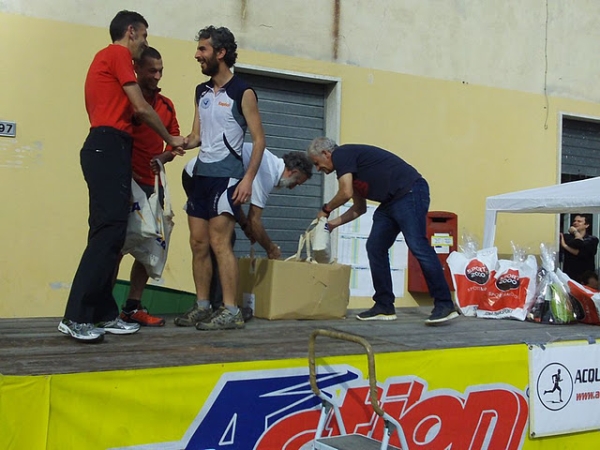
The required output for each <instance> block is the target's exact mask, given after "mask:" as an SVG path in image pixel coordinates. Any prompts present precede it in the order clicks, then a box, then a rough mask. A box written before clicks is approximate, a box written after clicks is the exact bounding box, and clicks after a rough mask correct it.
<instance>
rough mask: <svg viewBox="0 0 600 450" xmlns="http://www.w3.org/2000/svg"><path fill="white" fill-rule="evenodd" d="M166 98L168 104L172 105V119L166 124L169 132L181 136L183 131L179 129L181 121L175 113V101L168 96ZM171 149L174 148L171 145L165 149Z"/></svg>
mask: <svg viewBox="0 0 600 450" xmlns="http://www.w3.org/2000/svg"><path fill="white" fill-rule="evenodd" d="M164 99H165V101H166V102H167V103H168V105H169V106H170V107H171V120H170V121H169V123H168V124H165V125H166V128H167V131H168V132H169V134H170V135H171V136H179V135H180V133H181V132H180V130H179V122H177V115H176V114H175V105H173V102H172V101H171V99H168V98H166V97H164ZM171 150H173V147H171V146H170V145H167V147H166V148H165V151H171Z"/></svg>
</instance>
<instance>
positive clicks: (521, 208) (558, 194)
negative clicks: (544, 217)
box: [483, 177, 600, 248]
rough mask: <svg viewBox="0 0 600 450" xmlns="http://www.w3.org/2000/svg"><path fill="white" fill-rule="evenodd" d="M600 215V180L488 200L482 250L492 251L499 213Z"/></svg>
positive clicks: (558, 185) (518, 192)
mask: <svg viewBox="0 0 600 450" xmlns="http://www.w3.org/2000/svg"><path fill="white" fill-rule="evenodd" d="M500 212H508V213H547V214H563V213H571V214H572V213H600V177H595V178H590V179H587V180H581V181H572V182H570V183H563V184H556V185H554V186H547V187H542V188H535V189H527V190H524V191H517V192H509V193H507V194H500V195H494V196H492V197H488V198H487V199H486V202H485V225H484V230H483V231H484V232H483V248H488V247H492V246H493V245H494V238H495V235H496V218H497V215H498V213H500Z"/></svg>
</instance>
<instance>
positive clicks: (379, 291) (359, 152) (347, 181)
mask: <svg viewBox="0 0 600 450" xmlns="http://www.w3.org/2000/svg"><path fill="white" fill-rule="evenodd" d="M307 152H308V156H309V157H310V158H311V160H312V162H313V164H314V165H315V167H316V168H317V170H319V171H320V172H324V173H326V174H328V173H331V172H333V171H335V172H336V174H337V178H338V184H339V189H338V192H337V193H336V194H335V196H334V197H333V198H332V199H331V200H330V201H329V202H327V203H325V204H324V205H323V208H322V210H321V211H320V212H319V214H318V215H317V217H318V218H320V217H329V215H330V213H331V212H332V211H333V210H335V209H337V208H339V207H340V206H342V205H343V204H345V203H346V202H347V201H348V200H350V199H352V201H353V204H352V207H351V208H350V209H348V211H346V212H345V213H344V214H342V215H340V216H339V217H336V218H335V219H333V220H331V221H329V222H328V225H329V230H330V231H333V230H334V229H335V228H337V227H339V226H340V225H343V224H345V223H348V222H350V221H352V220H355V219H356V218H358V217H359V216H361V215H362V214H364V213H365V212H366V210H367V203H366V200H372V201H376V202H379V203H380V204H379V207H378V208H377V209H376V210H375V213H374V214H373V226H372V228H371V232H370V234H369V238H368V239H367V255H368V258H369V265H370V268H371V277H372V280H373V287H374V288H375V294H374V295H373V300H374V301H375V305H374V306H373V307H372V308H371V309H369V310H367V311H363V312H361V313H360V314H358V315H357V317H356V318H357V319H359V320H396V318H397V317H396V310H395V307H394V301H395V295H394V292H393V286H392V275H391V270H390V260H389V250H390V248H391V247H392V245H393V244H394V241H395V240H396V237H397V236H398V234H399V233H400V232H402V234H403V235H404V239H405V241H406V245H407V246H408V248H409V249H410V251H411V252H412V253H413V255H414V256H415V258H416V259H417V261H419V264H420V265H421V269H422V271H423V275H424V277H425V281H426V282H427V287H428V288H429V293H430V295H431V296H432V297H433V299H434V308H433V311H432V313H431V315H430V316H429V318H428V319H427V320H426V321H425V322H426V323H427V324H436V323H441V322H445V321H448V320H450V319H454V318H455V317H458V313H457V312H456V308H455V307H454V303H453V302H452V297H451V294H450V289H449V287H448V283H446V279H445V278H444V272H443V268H442V264H441V262H440V260H439V258H438V256H437V254H436V253H435V250H434V249H433V247H431V245H430V243H429V241H428V240H427V235H426V218H427V211H428V209H429V186H428V184H427V182H426V181H425V179H424V178H423V177H422V176H421V175H420V174H419V172H417V170H416V169H415V168H414V167H412V166H411V165H410V164H408V163H407V162H406V161H404V160H402V159H401V158H399V157H398V156H396V155H394V154H393V153H390V152H388V151H387V150H384V149H382V148H379V147H375V146H371V145H358V144H345V145H340V146H337V145H336V143H335V142H334V141H333V140H331V139H329V138H326V137H320V138H316V139H314V140H313V141H312V142H311V144H310V146H309V148H308V151H307Z"/></svg>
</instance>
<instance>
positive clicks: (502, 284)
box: [496, 269, 521, 291]
mask: <svg viewBox="0 0 600 450" xmlns="http://www.w3.org/2000/svg"><path fill="white" fill-rule="evenodd" d="M520 285H521V278H519V272H518V271H517V270H514V269H510V270H508V271H507V272H506V273H503V274H502V275H500V277H499V278H498V279H497V280H496V287H497V288H498V289H499V290H501V291H510V290H511V289H519V286H520Z"/></svg>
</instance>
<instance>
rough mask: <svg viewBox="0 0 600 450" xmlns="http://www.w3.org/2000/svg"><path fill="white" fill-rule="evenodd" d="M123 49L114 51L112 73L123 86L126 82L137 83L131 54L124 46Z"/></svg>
mask: <svg viewBox="0 0 600 450" xmlns="http://www.w3.org/2000/svg"><path fill="white" fill-rule="evenodd" d="M119 50H120V49H119ZM124 50H125V51H119V52H116V55H115V58H114V59H113V74H114V76H115V77H116V78H117V80H118V81H119V84H120V85H121V86H125V85H126V84H127V83H137V77H136V76H135V72H134V71H133V61H132V60H131V54H130V53H129V50H127V49H126V48H124Z"/></svg>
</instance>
